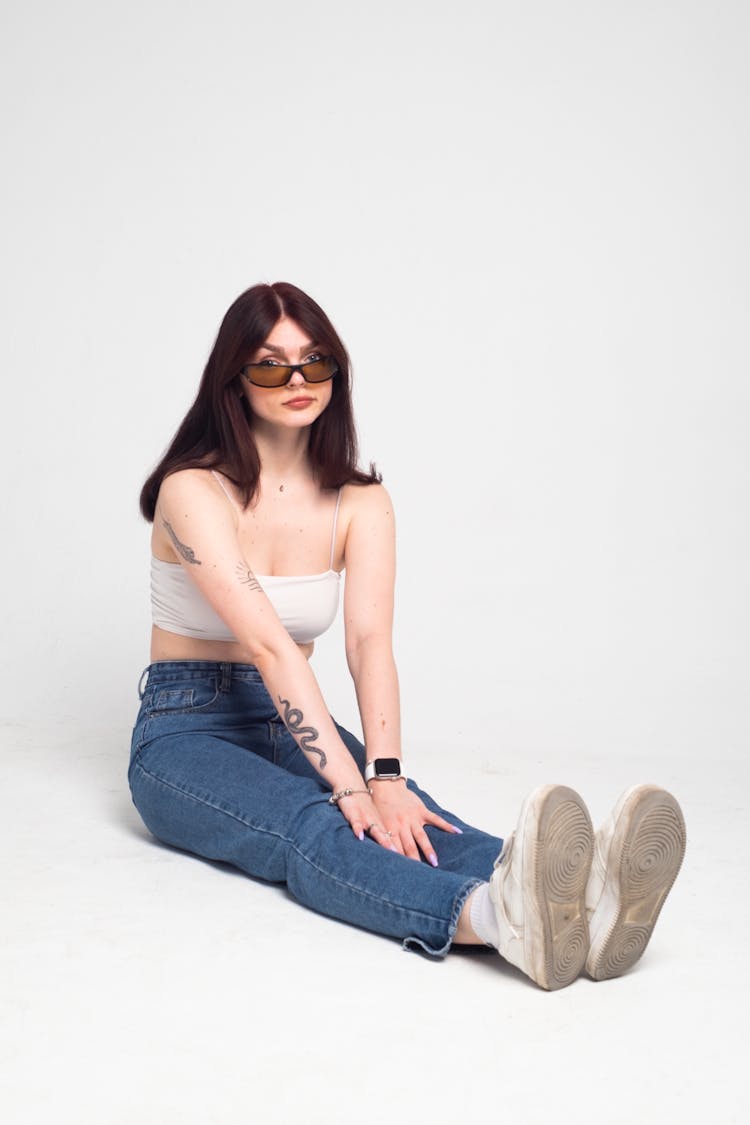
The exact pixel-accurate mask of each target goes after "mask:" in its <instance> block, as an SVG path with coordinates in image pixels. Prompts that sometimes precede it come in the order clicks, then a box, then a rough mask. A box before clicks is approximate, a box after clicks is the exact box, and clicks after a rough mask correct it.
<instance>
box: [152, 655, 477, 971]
mask: <svg viewBox="0 0 750 1125" xmlns="http://www.w3.org/2000/svg"><path fill="white" fill-rule="evenodd" d="M279 728H280V724H279V723H278V722H277V718H276V712H275V709H274V708H273V704H272V703H271V700H270V698H269V697H268V694H267V692H266V691H265V688H264V687H263V684H262V681H261V680H260V676H259V675H258V673H257V671H256V670H255V669H250V668H249V666H242V665H240V666H237V665H215V664H208V663H204V662H200V663H198V662H177V663H170V664H168V665H167V664H160V665H155V666H153V667H152V669H151V671H150V674H149V681H148V686H147V690H146V692H145V694H144V698H143V705H142V707H141V713H140V715H139V718H138V722H137V724H136V728H135V731H134V735H133V751H132V758H131V768H130V783H131V790H132V793H133V799H134V802H135V804H136V807H137V808H138V810H139V812H140V813H141V816H142V817H143V820H144V822H145V823H146V825H147V827H149V829H150V830H151V831H152V832H153V833H154V835H155V836H157V837H158V838H159V839H161V840H164V841H165V842H166V843H169V844H172V845H174V846H177V847H180V848H184V849H186V850H188V851H192V852H195V853H197V854H199V855H202V856H205V857H207V858H210V859H219V860H225V861H227V862H229V863H232V864H234V865H235V866H237V867H239V868H241V869H242V870H244V871H246V872H247V873H248V874H250V875H253V876H256V877H259V878H262V879H268V880H270V881H274V882H284V883H286V884H287V886H288V887H289V890H290V892H291V893H292V894H293V895H294V896H295V897H296V898H297V899H298V900H299V901H300V902H302V903H304V904H305V905H307V906H309V907H311V908H312V909H315V910H318V911H320V912H321V913H324V914H328V915H330V916H332V917H336V918H340V919H342V920H345V921H347V922H351V923H354V924H356V925H360V926H363V927H365V928H367V929H370V930H373V931H375V932H378V933H382V934H387V935H390V936H393V937H398V938H400V939H401V940H402V941H403V942H404V945H406V946H419V947H421V948H422V949H424V950H425V951H427V952H428V953H432V954H435V955H441V954H443V953H445V952H447V950H448V948H449V946H450V943H451V941H452V939H453V937H454V933H455V929H456V925H457V922H458V919H459V916H460V914H461V911H462V908H463V905H464V903H465V901H466V899H467V897H468V895H469V894H470V893H471V891H472V890H473V888H474V887H475V886H476V885H477V884H478V883H479V881H480V879H482V878H487V874H484V875H483V876H481V875H480V876H477V875H473V874H472V873H468V874H467V873H466V872H459V871H453V870H449V869H447V868H445V867H441V868H438V869H433V868H432V867H431V866H430V865H428V864H426V863H417V862H415V861H414V860H409V859H406V858H404V857H403V856H400V855H397V854H396V853H394V852H390V851H387V850H386V849H384V848H381V847H380V846H378V845H377V844H375V843H373V842H372V841H371V840H369V839H367V840H364V841H360V840H357V839H356V838H355V836H354V835H353V833H352V831H351V829H350V827H349V825H348V823H347V822H346V820H345V819H344V817H343V816H342V815H341V813H340V812H339V810H338V809H337V808H335V806H332V805H330V804H329V803H328V795H329V794H328V790H327V788H326V787H325V786H324V785H323V784H322V782H321V781H320V779H319V778H318V777H317V775H316V776H312V777H311V776H302V773H303V771H299V772H292V771H291V770H290V769H289V768H287V767H284V765H283V762H279V764H277V761H278V759H280V758H283V757H284V751H283V749H282V750H281V751H280V750H279V746H280V743H282V742H283V741H284V739H286V738H288V737H289V736H288V734H287V732H286V731H285V730H283V731H282V730H280V729H279ZM299 758H300V760H301V761H302V762H304V763H305V764H307V762H306V759H305V758H304V756H303V755H302V754H301V753H300V754H299ZM313 773H314V771H313ZM467 828H468V826H467ZM456 839H459V840H460V839H461V837H456ZM489 851H496V843H493V845H492V848H491V849H489ZM489 851H488V854H489ZM488 862H490V866H491V861H488ZM484 866H485V867H486V866H487V865H486V864H485V865H484Z"/></svg>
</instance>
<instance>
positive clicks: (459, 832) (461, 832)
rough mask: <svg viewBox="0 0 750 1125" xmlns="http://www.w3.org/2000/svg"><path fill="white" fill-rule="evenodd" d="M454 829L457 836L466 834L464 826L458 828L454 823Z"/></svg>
mask: <svg viewBox="0 0 750 1125" xmlns="http://www.w3.org/2000/svg"><path fill="white" fill-rule="evenodd" d="M453 831H454V832H455V833H456V835H457V836H463V834H464V830H463V828H456V826H455V824H454V825H453Z"/></svg>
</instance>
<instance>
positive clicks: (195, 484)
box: [156, 469, 226, 508]
mask: <svg viewBox="0 0 750 1125" xmlns="http://www.w3.org/2000/svg"><path fill="white" fill-rule="evenodd" d="M215 501H219V502H223V504H226V496H225V495H224V490H223V489H222V486H221V482H220V480H219V479H218V477H217V476H216V475H215V474H214V473H213V472H212V470H211V469H178V470H177V471H176V472H174V473H170V474H169V475H168V476H166V477H165V478H164V480H163V481H162V482H161V486H160V488H159V495H158V498H157V502H156V503H157V508H158V507H159V505H160V504H162V505H163V504H167V505H169V506H172V505H174V504H190V505H195V504H198V505H201V506H203V505H205V504H209V505H211V504H212V503H213V502H215Z"/></svg>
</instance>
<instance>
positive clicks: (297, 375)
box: [287, 371, 305, 387]
mask: <svg viewBox="0 0 750 1125" xmlns="http://www.w3.org/2000/svg"><path fill="white" fill-rule="evenodd" d="M304 382H305V376H304V375H303V374H302V372H301V371H293V372H292V375H291V378H290V380H289V382H288V383H287V386H288V387H300V386H302V384H303V383H304Z"/></svg>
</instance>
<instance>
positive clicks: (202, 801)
mask: <svg viewBox="0 0 750 1125" xmlns="http://www.w3.org/2000/svg"><path fill="white" fill-rule="evenodd" d="M133 766H137V767H138V769H139V770H141V772H142V773H144V774H145V775H146V777H148V778H150V779H151V780H152V781H155V782H157V783H158V784H159V785H163V786H165V788H167V789H171V790H173V791H174V792H175V793H179V794H180V796H182V797H187V798H188V799H189V800H191V801H195V802H196V804H199V805H205V806H206V808H210V809H213V810H214V811H215V812H219V813H223V814H224V815H225V816H228V817H230V818H231V819H232V820H235V821H237V822H238V823H239V824H244V825H245V827H246V828H252V830H253V831H254V832H260V833H263V834H264V835H266V836H272V837H274V839H276V840H283V841H284V843H285V844H288V845H289V847H290V848H292V849H293V851H294V852H295V853H296V855H298V856H299V857H300V858H301V859H303V860H304V862H305V863H307V864H308V865H309V866H310V867H313V868H314V869H315V870H316V871H319V872H320V874H321V875H325V877H326V878H327V879H330V880H331V881H332V882H334V883H336V884H337V885H338V886H339V887H346V889H347V890H349V891H352V892H354V893H355V894H358V895H361V896H362V898H366V899H370V900H371V901H372V902H378V903H385V904H386V905H387V906H388V907H390V908H391V909H392V910H395V911H399V912H400V913H402V914H405V915H410V916H411V917H416V918H424V919H426V920H428V921H430V922H445V919H444V918H441V917H440V916H439V915H435V914H426V913H425V912H424V911H422V910H415V909H413V908H412V907H408V906H400V905H397V904H395V903H393V902H391V901H390V899H386V898H382V897H380V896H378V895H375V894H372V892H370V891H365V890H363V889H362V888H361V887H356V886H354V885H353V884H352V883H348V882H346V881H345V880H343V879H341V878H339V877H338V876H337V875H335V874H333V873H332V872H330V871H326V870H325V869H324V868H323V867H320V866H319V865H318V864H317V863H315V861H314V860H312V859H310V857H309V856H308V855H305V853H304V852H303V851H302V850H301V849H300V848H299V847H298V846H297V845H296V844H295V842H294V840H290V839H289V837H288V836H284V835H282V833H280V832H273V831H272V830H271V829H270V828H259V827H257V825H255V824H252V823H251V822H250V821H249V820H246V819H244V818H243V817H241V816H238V815H237V814H236V813H233V812H230V811H229V810H228V809H223V808H222V807H221V805H217V804H215V803H214V802H212V801H208V800H206V798H205V797H199V796H198V795H197V794H195V793H191V792H190V790H189V789H181V788H180V786H179V785H174V784H173V783H172V782H171V781H166V780H165V779H164V778H163V777H159V776H158V774H155V773H151V771H150V770H147V769H146V767H145V766H144V764H143V762H142V760H141V757H140V754H139V755H138V756H137V757H136V759H135V760H134V761H133ZM326 800H327V798H326ZM413 862H416V861H413ZM474 882H475V884H476V885H479V883H480V882H481V880H475V881H474ZM471 889H473V888H471ZM469 893H471V892H470V890H469V891H467V892H466V895H465V896H464V897H467V896H468V894H469ZM459 897H460V896H459ZM454 913H455V907H454ZM458 913H460V910H459V912H458ZM457 923H458V914H457V913H456V920H455V922H453V915H451V922H450V923H449V939H448V940H449V944H450V941H451V939H452V937H453V933H455V929H456V925H457ZM451 925H452V932H450V926H451ZM407 940H408V939H407ZM415 940H417V941H420V942H421V939H419V938H417V939H415Z"/></svg>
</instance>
